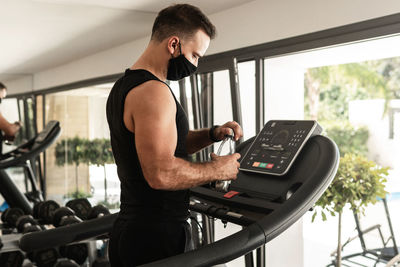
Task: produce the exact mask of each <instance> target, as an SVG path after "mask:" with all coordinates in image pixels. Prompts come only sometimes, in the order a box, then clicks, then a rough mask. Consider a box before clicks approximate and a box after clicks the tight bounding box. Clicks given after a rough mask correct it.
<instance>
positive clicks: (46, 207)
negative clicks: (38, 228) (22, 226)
mask: <svg viewBox="0 0 400 267" xmlns="http://www.w3.org/2000/svg"><path fill="white" fill-rule="evenodd" d="M58 208H60V205H58V203H57V202H55V201H54V200H47V201H44V202H39V203H36V204H35V205H34V206H33V217H35V218H36V219H38V220H40V222H41V223H43V224H51V223H53V216H54V212H55V211H56V210H57V209H58Z"/></svg>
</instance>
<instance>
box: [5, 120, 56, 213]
mask: <svg viewBox="0 0 400 267" xmlns="http://www.w3.org/2000/svg"><path fill="white" fill-rule="evenodd" d="M60 133H61V128H60V123H59V122H58V121H49V122H48V123H47V125H46V127H44V129H43V130H42V131H41V132H40V133H38V134H37V135H36V136H35V137H34V138H32V139H30V140H29V141H27V142H25V143H23V144H21V145H19V146H18V147H17V148H15V149H14V150H11V151H9V152H7V153H5V154H2V155H1V156H0V194H2V195H3V197H4V199H5V200H6V202H7V203H8V205H9V206H10V207H11V208H14V207H15V208H20V209H22V210H23V211H24V212H25V213H26V214H32V204H31V203H30V201H29V200H31V201H33V202H39V201H43V199H44V196H43V194H42V192H41V191H40V189H39V188H38V186H37V184H36V178H35V174H34V172H33V170H32V164H33V162H34V160H35V159H36V157H37V156H39V154H40V153H42V152H43V151H44V150H46V149H47V148H48V147H49V146H50V145H51V144H53V143H54V142H55V140H57V138H58V137H59V135H60ZM10 167H23V168H24V170H25V172H26V174H27V177H28V179H29V181H30V184H31V186H32V191H31V192H29V193H27V195H28V196H29V199H28V198H27V196H26V195H24V194H23V193H22V192H21V191H20V190H19V189H18V188H17V186H16V185H15V183H14V182H13V180H12V178H11V177H10V176H9V175H8V174H7V172H6V171H5V170H6V169H7V168H10ZM44 183H45V181H43V180H42V179H40V185H41V188H42V189H43V188H44V187H45V184H44Z"/></svg>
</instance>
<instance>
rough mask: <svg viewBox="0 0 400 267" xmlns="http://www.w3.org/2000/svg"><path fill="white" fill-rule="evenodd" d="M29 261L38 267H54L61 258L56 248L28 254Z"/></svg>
mask: <svg viewBox="0 0 400 267" xmlns="http://www.w3.org/2000/svg"><path fill="white" fill-rule="evenodd" d="M27 257H28V259H30V260H31V261H32V262H34V263H35V264H36V265H37V266H38V267H53V266H54V264H56V262H57V259H58V258H59V255H58V251H57V249H55V248H48V249H43V250H35V251H32V252H29V253H27Z"/></svg>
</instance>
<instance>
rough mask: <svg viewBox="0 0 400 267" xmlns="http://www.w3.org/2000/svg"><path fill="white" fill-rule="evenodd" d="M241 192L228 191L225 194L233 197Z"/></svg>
mask: <svg viewBox="0 0 400 267" xmlns="http://www.w3.org/2000/svg"><path fill="white" fill-rule="evenodd" d="M239 194H240V193H239V192H236V191H229V192H228V193H226V194H225V195H224V198H233V197H234V196H236V195H239Z"/></svg>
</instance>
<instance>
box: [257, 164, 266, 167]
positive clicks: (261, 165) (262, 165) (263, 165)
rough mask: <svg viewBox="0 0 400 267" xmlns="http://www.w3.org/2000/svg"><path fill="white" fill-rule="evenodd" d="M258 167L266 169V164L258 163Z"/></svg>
mask: <svg viewBox="0 0 400 267" xmlns="http://www.w3.org/2000/svg"><path fill="white" fill-rule="evenodd" d="M258 167H260V168H265V167H267V163H260V166H258Z"/></svg>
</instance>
